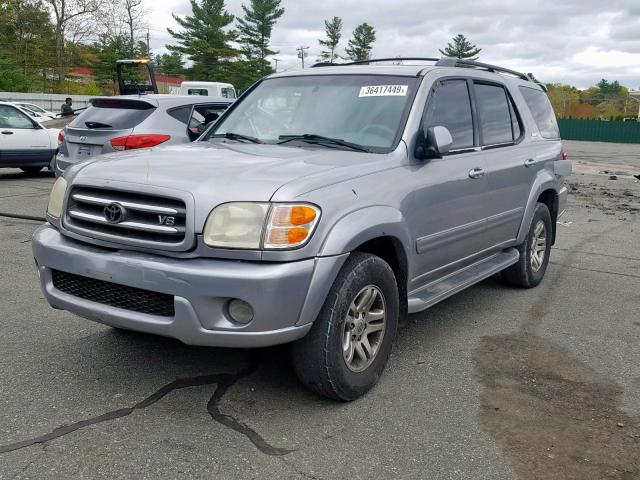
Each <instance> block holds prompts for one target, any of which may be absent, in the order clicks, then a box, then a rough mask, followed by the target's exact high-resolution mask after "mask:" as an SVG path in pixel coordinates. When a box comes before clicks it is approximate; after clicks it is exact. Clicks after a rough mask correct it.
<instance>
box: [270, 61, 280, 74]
mask: <svg viewBox="0 0 640 480" xmlns="http://www.w3.org/2000/svg"><path fill="white" fill-rule="evenodd" d="M272 60H273V61H274V63H275V64H276V67H275V68H274V70H275V71H276V73H278V62H279V61H280V59H279V58H272Z"/></svg>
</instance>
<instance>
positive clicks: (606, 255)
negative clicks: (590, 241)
mask: <svg viewBox="0 0 640 480" xmlns="http://www.w3.org/2000/svg"><path fill="white" fill-rule="evenodd" d="M551 250H559V251H562V252H574V253H584V254H585V255H597V256H599V257H611V258H619V259H621V260H638V261H640V258H637V257H624V256H622V255H611V254H610V253H599V252H585V251H584V250H574V249H572V248H558V247H555V246H554V247H551Z"/></svg>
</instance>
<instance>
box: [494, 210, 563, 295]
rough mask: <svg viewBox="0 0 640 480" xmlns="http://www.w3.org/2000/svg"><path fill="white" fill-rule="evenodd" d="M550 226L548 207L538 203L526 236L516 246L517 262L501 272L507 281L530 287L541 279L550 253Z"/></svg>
mask: <svg viewBox="0 0 640 480" xmlns="http://www.w3.org/2000/svg"><path fill="white" fill-rule="evenodd" d="M552 228H553V226H552V224H551V214H550V213H549V207H547V206H546V205H545V204H544V203H538V204H537V205H536V209H535V211H534V212H533V218H532V219H531V225H530V226H529V232H528V233H527V237H526V238H525V241H524V242H523V243H522V244H520V245H518V247H517V248H518V251H519V252H520V259H519V260H518V263H515V264H513V265H511V266H510V267H509V268H507V269H505V270H504V271H503V272H502V276H503V278H504V279H505V280H506V281H507V283H510V284H512V285H516V286H518V287H524V288H532V287H535V286H536V285H538V284H539V283H540V282H541V281H542V279H543V278H544V274H545V272H546V271H547V265H548V263H549V255H550V253H551V235H552V232H553V230H552Z"/></svg>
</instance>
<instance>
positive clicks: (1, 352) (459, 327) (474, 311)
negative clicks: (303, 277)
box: [0, 142, 640, 480]
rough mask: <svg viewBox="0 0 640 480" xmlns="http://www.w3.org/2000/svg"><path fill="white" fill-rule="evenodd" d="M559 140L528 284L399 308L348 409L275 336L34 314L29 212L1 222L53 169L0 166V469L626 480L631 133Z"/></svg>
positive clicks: (495, 283)
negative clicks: (561, 179) (548, 229)
mask: <svg viewBox="0 0 640 480" xmlns="http://www.w3.org/2000/svg"><path fill="white" fill-rule="evenodd" d="M566 147H567V151H568V153H569V155H570V157H571V158H572V159H573V160H574V162H575V167H576V173H574V175H572V176H571V177H570V179H569V181H568V183H569V186H570V190H571V196H570V199H569V207H568V210H567V212H566V214H565V215H564V216H563V217H562V218H561V219H560V224H559V226H558V239H557V243H556V245H555V247H554V249H553V252H552V257H551V264H550V265H549V269H548V271H547V275H546V278H545V280H544V282H543V283H542V284H541V285H540V286H539V287H538V288H536V289H533V290H522V289H516V288H513V287H508V286H505V285H504V284H503V283H502V282H501V280H500V279H499V277H493V278H491V279H489V280H487V281H485V282H482V283H480V284H478V285H476V286H474V287H472V288H470V289H468V290H466V291H465V292H462V293H460V294H458V295H456V296H454V297H452V298H450V299H448V300H446V301H444V302H442V303H440V304H438V305H436V306H435V307H433V308H431V309H429V310H427V311H425V312H422V313H419V314H415V315H411V316H410V317H409V318H408V320H407V321H405V322H404V323H403V324H402V325H401V327H400V329H399V332H398V339H397V341H396V344H395V347H394V351H393V354H392V356H391V358H390V361H389V364H388V366H387V369H386V371H385V373H384V375H383V377H382V378H381V380H380V382H379V383H378V385H377V386H376V387H375V388H374V389H373V390H372V391H371V392H370V393H369V394H368V395H366V396H365V397H363V398H361V399H359V400H357V401H355V402H352V403H348V404H345V403H336V402H333V401H328V400H325V399H322V398H319V397H317V396H315V395H313V394H311V393H309V392H307V391H306V390H304V389H303V388H302V387H301V386H300V385H299V384H298V382H297V380H296V378H295V376H294V373H293V371H292V369H291V367H290V365H289V356H288V349H287V347H286V346H283V347H276V348H269V349H261V350H235V349H214V348H199V347H191V346H186V345H183V344H181V343H180V342H178V341H174V340H171V339H166V338H160V337H154V336H151V335H144V334H139V333H127V332H121V331H117V330H114V329H111V328H109V327H106V326H103V325H100V324H97V323H93V322H90V321H87V320H83V319H81V318H78V317H76V316H74V315H72V314H70V313H67V312H64V311H58V310H54V309H52V308H50V307H49V306H48V305H47V303H46V302H45V300H44V298H43V296H42V294H41V292H40V289H39V286H38V282H37V276H36V270H35V267H34V264H33V259H32V255H31V245H30V237H31V234H32V232H33V231H34V229H35V228H36V227H37V226H38V224H39V223H38V222H37V221H33V220H23V219H19V218H10V217H7V216H2V214H17V215H26V216H33V217H41V216H42V215H43V213H44V209H45V207H46V203H47V199H48V193H49V191H50V188H51V184H52V183H53V179H52V177H51V176H49V175H48V174H44V173H43V174H39V175H27V174H23V173H21V172H19V171H18V170H0V253H1V257H0V258H1V259H2V262H1V263H0V292H1V295H0V328H1V329H2V333H1V334H0V479H10V478H11V479H13V478H16V479H43V478H55V479H58V478H59V479H69V478H73V479H84V478H87V479H94V478H99V479H119V478H136V479H143V478H144V479H146V478H148V479H165V478H166V479H174V478H215V479H236V478H237V479H250V478H255V479H343V478H345V479H346V478H348V479H387V478H389V479H390V478H394V479H395V478H402V479H405V478H407V479H512V478H521V479H527V480H529V479H531V480H533V479H598V478H613V479H620V480H632V479H640V348H638V345H639V344H640V314H639V313H638V312H640V240H639V238H640V222H639V218H640V182H638V180H636V178H634V177H633V175H634V174H639V175H640V145H615V144H602V143H591V144H588V143H584V142H566ZM605 171H606V173H605ZM611 176H613V177H615V179H610V178H611Z"/></svg>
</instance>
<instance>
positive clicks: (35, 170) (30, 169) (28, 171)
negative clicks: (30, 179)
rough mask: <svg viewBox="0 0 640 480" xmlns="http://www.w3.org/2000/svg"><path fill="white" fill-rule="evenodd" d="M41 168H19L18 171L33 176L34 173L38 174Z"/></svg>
mask: <svg viewBox="0 0 640 480" xmlns="http://www.w3.org/2000/svg"><path fill="white" fill-rule="evenodd" d="M42 168H43V167H20V170H22V171H23V172H24V173H28V174H30V175H33V174H34V173H38V172H39V171H40V170H42Z"/></svg>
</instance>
